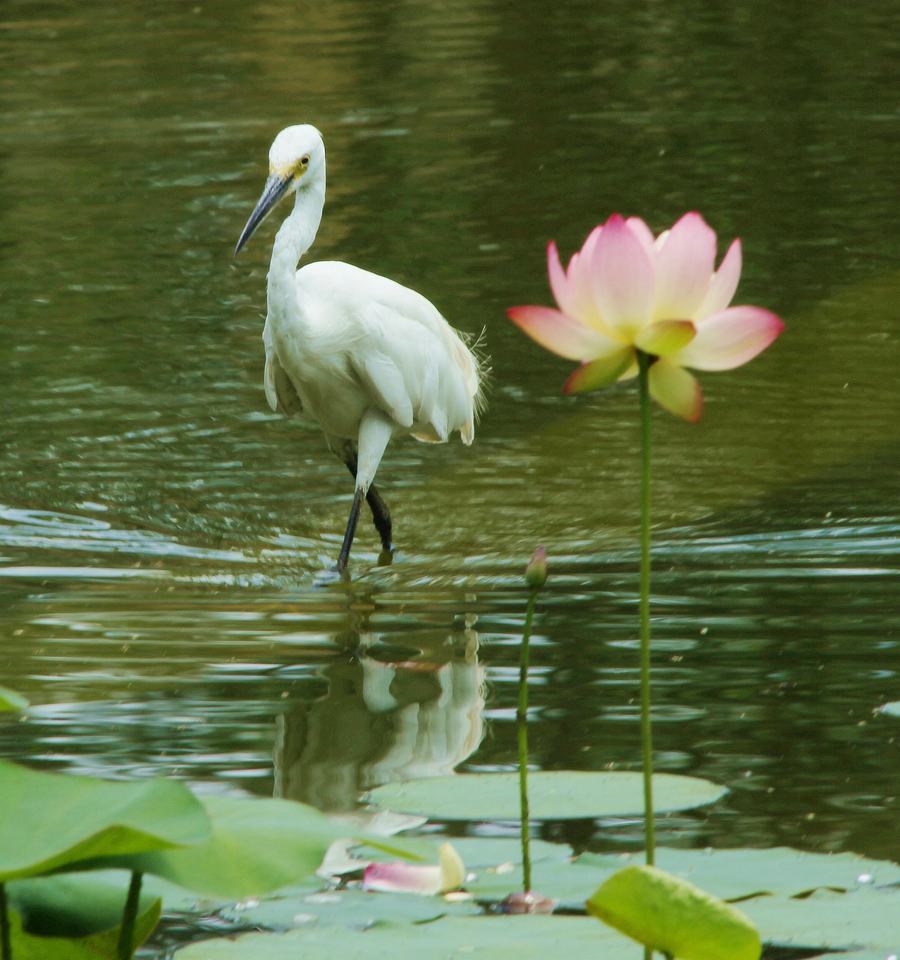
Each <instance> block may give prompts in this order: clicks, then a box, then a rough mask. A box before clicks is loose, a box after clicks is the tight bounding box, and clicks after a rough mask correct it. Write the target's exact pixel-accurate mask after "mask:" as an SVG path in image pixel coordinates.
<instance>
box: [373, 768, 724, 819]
mask: <svg viewBox="0 0 900 960" xmlns="http://www.w3.org/2000/svg"><path fill="white" fill-rule="evenodd" d="M726 792H727V790H726V788H725V787H722V786H719V785H718V784H715V783H710V781H708V780H701V779H698V778H696V777H682V776H678V775H675V774H668V773H659V774H656V775H655V776H654V777H653V796H654V809H655V810H656V812H657V813H669V812H671V811H674V810H689V809H691V808H693V807H701V806H704V805H706V804H709V803H714V802H715V801H716V800H718V799H719V798H720V797H722V796H723V795H724V794H725V793H726ZM528 798H529V806H530V812H531V817H532V818H533V819H535V820H587V819H595V818H597V817H614V816H623V817H624V816H631V815H635V814H639V813H640V812H641V811H642V809H643V803H644V801H643V782H642V777H641V774H639V773H629V772H614V773H591V772H581V771H549V770H547V771H539V772H537V773H532V774H529V777H528ZM367 799H368V801H369V802H370V803H373V804H375V805H377V806H379V807H386V808H387V809H389V810H393V811H395V812H397V813H411V814H420V815H422V816H428V817H431V818H432V819H436V820H514V819H516V817H517V816H518V809H519V777H518V774H514V773H485V774H476V773H468V774H459V775H455V776H448V777H431V778H429V779H427V780H411V781H407V782H403V783H389V784H387V785H386V786H383V787H378V788H377V789H375V790H372V791H371V792H370V793H369V794H368V796H367Z"/></svg>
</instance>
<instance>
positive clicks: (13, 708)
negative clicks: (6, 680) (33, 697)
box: [0, 687, 28, 713]
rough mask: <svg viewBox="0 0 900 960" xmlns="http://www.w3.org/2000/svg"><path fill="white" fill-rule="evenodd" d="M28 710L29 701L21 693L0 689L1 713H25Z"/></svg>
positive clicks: (6, 688) (5, 688)
mask: <svg viewBox="0 0 900 960" xmlns="http://www.w3.org/2000/svg"><path fill="white" fill-rule="evenodd" d="M27 709H28V701H27V700H26V699H25V697H23V696H22V694H21V693H16V691H15V690H10V689H9V687H0V713H24V712H25V711H26V710H27Z"/></svg>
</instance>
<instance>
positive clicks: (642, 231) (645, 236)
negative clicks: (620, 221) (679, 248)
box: [625, 217, 656, 263]
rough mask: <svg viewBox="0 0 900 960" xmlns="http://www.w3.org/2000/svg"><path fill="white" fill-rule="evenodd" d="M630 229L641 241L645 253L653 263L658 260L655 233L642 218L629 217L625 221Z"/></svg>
mask: <svg viewBox="0 0 900 960" xmlns="http://www.w3.org/2000/svg"><path fill="white" fill-rule="evenodd" d="M625 225H626V226H627V227H628V229H629V230H630V231H631V232H632V233H633V234H634V235H635V236H636V237H637V238H638V240H640V241H641V245H642V246H643V248H644V252H645V253H646V254H647V256H648V257H649V258H650V261H651V263H652V262H653V261H655V259H656V247H655V246H654V240H653V231H652V230H651V229H650V228H649V227H648V226H647V224H646V223H645V222H644V221H643V220H641V218H640V217H629V218H628V219H627V220H626V221H625Z"/></svg>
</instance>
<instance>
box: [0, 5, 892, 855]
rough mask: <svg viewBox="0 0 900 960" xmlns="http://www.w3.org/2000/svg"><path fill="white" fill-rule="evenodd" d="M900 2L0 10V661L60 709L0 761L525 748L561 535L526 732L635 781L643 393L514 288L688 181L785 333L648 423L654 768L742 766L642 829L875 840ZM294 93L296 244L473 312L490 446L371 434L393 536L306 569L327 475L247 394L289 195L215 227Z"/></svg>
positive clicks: (384, 766) (545, 750)
mask: <svg viewBox="0 0 900 960" xmlns="http://www.w3.org/2000/svg"><path fill="white" fill-rule="evenodd" d="M891 13H892V5H891V4H889V3H887V2H881V0H872V2H869V3H867V4H865V5H862V6H860V5H838V4H833V3H823V4H819V5H817V6H815V7H812V6H809V5H805V6H804V5H801V6H800V7H798V8H790V9H789V8H786V7H785V6H784V5H783V4H776V3H772V2H757V3H753V4H749V3H747V4H741V3H738V4H734V5H732V6H731V7H729V8H728V10H727V12H718V11H715V10H713V9H712V8H711V7H708V6H703V5H700V4H696V3H690V2H686V0H676V2H673V3H667V4H658V3H650V4H646V5H643V6H639V7H637V8H636V7H635V5H633V4H626V3H624V2H620V0H616V2H611V3H605V4H602V5H598V4H596V3H587V2H583V3H582V2H572V3H570V4H566V5H563V6H560V5H556V6H553V5H549V6H548V5H547V4H543V3H518V4H515V5H511V4H508V3H502V2H488V0H471V2H469V0H449V2H446V3H442V4H439V5H438V4H416V3H410V2H407V3H402V2H397V3H393V2H392V3H384V4H379V5H377V6H376V5H372V4H368V3H363V2H361V0H335V2H331V3H328V4H321V5H305V4H300V5H298V4H292V3H287V2H284V0H267V2H259V3H246V2H242V3H237V2H222V3H217V4H214V5H213V4H204V3H198V4H193V5H192V4H184V3H175V2H167V3H160V4H155V5H153V6H151V7H147V6H146V5H125V4H116V5H109V4H100V3H97V2H92V0H89V2H87V3H80V4H74V3H52V2H46V3H39V4H35V3H31V2H25V0H8V2H7V3H6V5H5V6H4V7H3V11H2V13H0V18H2V19H0V56H2V61H3V66H4V69H3V72H2V75H0V138H2V141H0V142H2V153H0V167H2V176H0V201H2V202H0V227H2V229H0V237H2V261H0V287H2V290H3V298H2V306H0V336H2V343H3V353H2V359H3V370H4V390H3V405H2V411H3V417H2V422H0V436H2V443H0V635H2V641H3V642H2V650H0V672H2V676H3V682H4V683H6V684H8V685H11V686H13V687H15V688H17V689H20V690H21V691H22V692H23V693H25V694H26V695H28V696H29V697H30V698H31V699H32V701H33V702H34V703H36V704H40V706H39V707H38V708H37V709H36V710H35V711H34V713H33V715H32V716H31V717H30V718H29V719H28V720H27V721H26V722H22V723H16V722H10V721H5V722H3V724H2V725H0V752H2V754H3V755H4V756H7V757H11V758H14V759H17V760H22V761H26V762H29V763H33V764H36V765H39V766H42V767H45V768H52V769H59V770H67V771H71V772H89V773H95V774H101V775H105V776H113V777H140V776H151V775H160V774H162V775H175V776H178V777H181V778H184V779H186V780H187V781H189V782H190V783H191V784H193V785H195V786H197V787H198V788H199V789H202V790H205V791H249V792H252V793H257V794H271V793H272V792H273V791H274V792H277V793H279V794H280V795H285V796H293V797H296V798H298V799H304V800H307V801H310V802H314V803H317V804H318V805H320V806H322V807H324V808H326V809H331V810H340V811H347V810H350V809H352V807H353V804H354V800H355V797H356V794H357V792H358V790H359V789H360V788H362V787H365V786H369V785H372V784H375V783H379V782H384V781H385V780H389V779H392V778H395V777H398V776H421V775H429V774H431V773H443V772H446V771H449V770H451V769H460V770H495V769H507V768H509V767H510V766H511V765H512V764H513V763H514V758H515V742H514V741H515V738H514V729H513V719H514V696H515V688H514V684H515V678H516V664H517V657H518V647H517V643H518V638H519V635H520V632H521V628H522V621H523V613H524V595H523V591H522V581H521V574H522V571H523V567H524V562H525V560H526V559H527V557H528V556H529V555H530V553H531V551H532V550H533V548H534V547H535V545H537V544H538V543H543V544H545V545H546V547H547V549H548V551H549V553H550V556H551V565H552V579H551V581H550V583H549V585H548V588H547V591H546V593H545V595H544V598H543V600H542V603H541V609H540V618H539V624H538V634H539V635H538V637H537V638H536V647H535V651H534V670H533V677H532V685H533V690H532V693H531V698H532V703H533V705H534V709H533V714H532V720H533V723H534V741H533V742H534V745H535V748H534V761H535V763H536V764H537V765H540V766H542V767H545V768H549V769H553V768H575V769H605V768H620V769H635V768H637V766H638V765H639V757H638V723H637V699H636V697H637V653H636V641H635V637H636V613H637V610H636V605H637V596H636V591H637V575H636V553H635V549H634V537H635V529H636V520H637V460H636V453H637V448H636V441H637V422H636V416H635V414H636V396H635V392H634V390H633V388H632V387H623V388H619V389H616V390H613V391H610V392H607V393H604V394H598V395H593V396H591V397H589V398H581V399H578V400H573V399H570V398H563V397H562V396H561V395H560V386H561V383H562V381H563V379H564V378H565V376H566V374H567V364H566V363H565V362H564V361H560V360H557V359H554V358H552V357H550V356H549V355H547V354H545V353H543V352H542V351H540V350H539V349H538V348H537V347H535V346H534V345H533V344H532V343H531V342H530V341H527V340H526V339H525V338H524V337H522V336H521V335H520V334H519V333H518V332H517V331H516V330H515V329H513V328H512V326H511V325H510V324H509V323H508V322H507V321H506V320H505V318H504V309H505V307H506V306H508V305H510V304H515V303H528V302H549V292H548V290H547V287H546V280H545V269H544V247H545V244H546V241H547V240H548V239H550V238H555V239H556V240H557V241H558V242H559V244H560V246H561V248H562V249H563V250H564V252H569V251H571V250H572V249H573V248H574V247H575V246H576V245H577V244H580V242H581V241H582V239H583V238H584V236H585V235H586V233H587V232H588V231H589V229H590V228H591V227H593V226H594V225H595V224H596V223H597V222H600V221H602V220H603V219H605V218H606V217H607V216H608V215H609V214H610V213H611V212H612V211H614V210H619V211H622V212H624V213H629V214H631V213H634V214H638V215H641V216H643V217H644V218H646V219H647V220H648V221H649V222H651V224H653V225H654V227H656V228H657V229H662V228H663V227H665V226H667V225H668V224H670V223H671V222H672V221H673V219H674V218H676V217H677V216H678V215H680V214H681V213H682V212H684V211H685V210H688V209H694V208H696V209H700V210H702V212H703V213H704V215H705V216H706V218H707V219H708V220H709V222H710V223H712V224H713V225H714V227H715V228H716V229H717V230H718V231H719V234H720V237H722V238H723V240H726V241H727V240H730V238H731V237H732V236H734V235H738V234H739V235H740V236H742V238H743V240H744V245H745V271H744V277H743V280H742V284H741V288H740V291H739V297H738V300H739V302H750V303H760V304H763V305H765V306H767V307H770V308H771V309H774V310H776V311H777V312H778V313H779V314H780V315H781V316H783V317H784V319H785V321H786V323H787V331H786V333H785V335H784V336H783V337H782V339H781V340H780V341H779V342H778V343H777V344H776V345H775V346H774V347H773V348H772V349H771V350H770V351H768V352H767V353H766V354H765V355H764V356H762V357H761V358H759V359H758V360H756V361H755V362H754V363H753V364H751V365H750V366H748V367H745V368H742V369H741V370H739V371H736V372H735V373H732V374H729V375H715V374H713V375H706V376H704V377H703V386H704V390H705V393H706V397H707V407H706V412H705V416H704V419H703V421H702V422H701V424H699V425H697V426H689V425H686V424H682V423H678V422H675V421H674V420H673V419H672V418H670V417H667V416H666V415H665V414H663V413H662V412H657V414H656V415H655V419H654V429H655V434H656V448H655V468H656V483H655V489H654V509H655V537H656V540H655V578H654V608H653V609H654V631H655V634H654V636H655V650H656V653H655V661H654V667H655V683H656V687H655V696H656V717H657V721H658V722H657V726H656V745H657V748H658V757H659V768H660V769H662V770H666V771H671V772H679V773H689V774H695V775H698V776H704V777H709V778H711V779H714V780H717V781H720V782H722V783H724V784H726V785H728V786H729V787H730V788H731V793H730V794H729V796H728V798H727V799H726V800H725V801H723V802H722V803H720V804H719V805H717V806H716V807H715V808H714V809H713V810H711V811H709V812H706V813H704V814H691V815H683V816H679V817H672V818H669V819H668V820H666V821H665V822H664V823H663V824H662V827H661V831H662V839H663V840H664V841H665V842H670V843H671V842H677V843H683V844H689V845H732V844H743V843H745V844H752V845H767V844H776V843H785V844H792V845H795V846H799V847H802V848H805V849H810V850H818V851H827V850H846V849H852V850H857V851H859V852H861V853H868V854H874V855H878V856H887V857H893V858H895V859H896V858H897V857H900V835H898V833H897V828H896V823H897V814H898V802H897V783H898V773H900V748H898V736H900V728H898V726H897V721H895V720H890V719H888V718H886V717H881V716H879V715H878V714H877V708H878V707H879V705H880V704H882V703H884V702H885V701H887V700H896V699H900V679H898V669H900V650H898V644H900V629H898V614H897V610H898V603H897V590H898V572H900V510H898V503H900V480H898V478H900V453H898V439H900V426H898V418H897V411H898V409H900V405H898V401H900V391H898V387H897V367H896V361H897V357H898V346H900V328H898V324H897V314H896V303H897V301H898V295H900V263H898V227H897V225H898V220H897V217H896V215H895V214H896V201H895V200H894V199H893V198H894V197H895V191H896V149H895V148H896V136H897V122H898V117H897V112H896V103H895V102H894V101H893V100H892V99H891V97H890V95H889V90H890V86H889V83H888V81H889V78H890V75H891V70H892V69H893V67H894V64H895V57H896V44H895V41H894V40H893V36H894V33H895V31H892V24H891ZM300 121H310V122H314V123H316V124H317V125H318V126H319V127H320V128H321V129H322V130H323V132H324V133H325V136H326V140H327V144H328V149H329V188H328V201H327V205H326V211H325V219H324V222H323V226H322V230H321V232H320V235H319V239H318V241H317V244H316V247H315V255H316V256H317V257H321V258H323V259H326V258H336V259H345V260H348V261H350V262H353V263H356V264H359V265H361V266H365V267H367V268H369V269H373V270H375V271H377V272H379V273H383V274H385V275H388V276H391V277H394V278H396V279H398V280H400V281H402V282H405V283H408V284H410V285H413V286H415V287H416V288H417V289H419V290H421V291H422V292H423V293H425V294H426V295H427V296H429V297H430V298H431V299H432V300H433V301H434V302H435V303H436V304H437V305H439V307H440V308H441V309H442V310H443V311H444V313H445V314H446V315H447V317H448V318H450V319H451V320H452V322H454V323H455V324H456V325H457V326H459V327H460V328H461V329H463V330H465V331H467V332H469V333H471V334H473V335H474V334H477V333H479V332H480V331H481V330H482V329H484V330H485V337H486V342H487V348H488V350H489V352H490V354H491V356H492V367H493V372H492V377H491V387H490V407H489V410H488V413H487V415H486V416H485V417H484V420H483V422H482V424H481V426H480V430H479V436H478V439H477V442H476V444H475V445H474V446H473V447H472V448H468V449H466V448H463V447H462V446H461V445H459V444H458V443H454V444H452V445H448V446H446V447H440V448H435V447H423V446H420V445H417V444H415V443H414V442H412V441H406V442H398V443H395V444H394V445H392V446H391V448H390V450H389V451H388V454H387V456H386V457H385V460H384V462H383V465H382V467H381V470H380V473H379V481H380V484H381V486H382V488H383V491H384V493H385V496H386V498H387V499H388V502H389V503H390V504H391V505H392V508H393V511H394V514H395V524H396V538H397V543H398V551H397V555H396V557H395V560H394V562H393V564H392V565H390V566H380V565H378V562H377V561H378V550H377V547H378V541H377V536H376V534H375V532H374V530H372V529H371V527H369V526H368V525H365V526H361V528H360V534H359V536H358V540H357V547H356V549H355V551H354V556H353V563H352V575H353V576H352V582H351V583H349V584H347V585H342V584H336V585H333V586H330V587H325V588H323V587H321V586H319V585H318V574H319V573H320V572H321V571H322V570H323V569H324V568H326V567H327V566H328V565H329V564H330V563H331V562H333V559H334V557H335V556H336V553H337V550H338V547H339V543H340V537H341V534H342V532H343V525H344V521H345V516H346V512H347V510H348V508H349V504H350V499H351V495H352V488H351V485H350V483H349V478H348V477H347V475H346V472H345V471H344V470H343V468H342V467H341V466H340V464H338V463H337V461H335V460H333V459H332V458H330V456H329V454H328V453H327V451H326V449H325V445H324V442H323V440H322V438H321V436H320V435H319V433H318V431H317V430H316V429H315V427H313V426H310V425H305V424H299V423H296V422H288V421H286V420H284V419H283V418H281V417H279V416H276V415H272V414H271V413H270V412H269V411H268V408H267V406H266V404H265V399H264V396H263V391H262V363H263V357H262V348H261V342H260V335H261V330H262V314H263V312H264V309H265V306H264V304H265V293H264V286H265V273H266V269H267V263H268V251H269V245H270V243H271V238H272V236H273V232H274V228H273V227H272V226H271V225H267V226H266V227H265V228H263V229H262V230H261V231H260V233H259V235H258V236H257V237H256V238H254V240H253V242H252V243H251V244H250V245H249V246H248V248H247V251H246V254H244V255H242V257H241V258H240V259H239V260H237V261H234V260H233V259H232V257H231V249H232V247H233V244H234V241H235V239H236V237H237V235H238V233H239V231H240V228H241V226H242V225H243V223H244V220H245V218H246V216H247V214H248V212H249V210H250V209H251V207H252V205H253V203H254V202H255V199H256V197H257V195H258V192H259V189H260V187H261V185H262V182H263V178H264V175H265V158H266V151H267V149H268V144H269V142H270V140H271V138H272V136H273V135H274V133H275V132H276V131H277V130H278V129H279V128H280V127H282V126H284V125H286V124H288V123H293V122H300ZM892 209H893V215H892V212H891V211H892ZM567 829H568V831H569V833H568V836H569V839H574V840H577V841H578V842H580V843H591V844H593V845H594V846H613V847H632V846H636V845H638V844H639V843H640V827H639V824H638V823H625V824H622V823H613V824H600V825H590V824H581V825H575V826H572V827H569V828H567ZM551 833H554V831H553V830H551Z"/></svg>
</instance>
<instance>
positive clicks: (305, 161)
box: [300, 157, 309, 167]
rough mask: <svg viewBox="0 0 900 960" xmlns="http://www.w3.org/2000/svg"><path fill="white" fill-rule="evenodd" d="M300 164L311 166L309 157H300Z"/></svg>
mask: <svg viewBox="0 0 900 960" xmlns="http://www.w3.org/2000/svg"><path fill="white" fill-rule="evenodd" d="M300 166H301V167H308V166H309V157H301V158H300Z"/></svg>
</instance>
